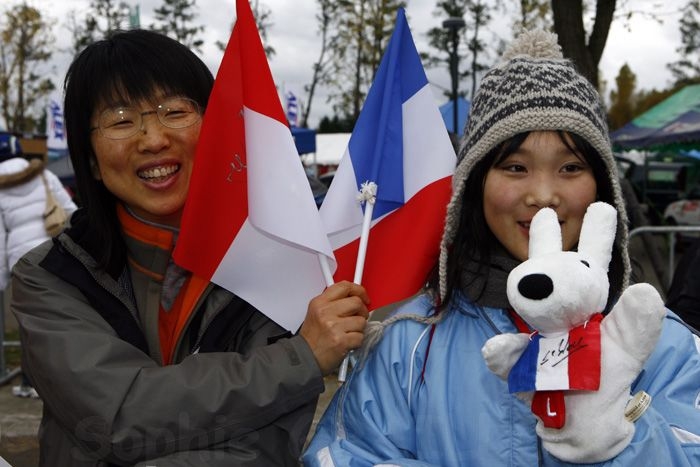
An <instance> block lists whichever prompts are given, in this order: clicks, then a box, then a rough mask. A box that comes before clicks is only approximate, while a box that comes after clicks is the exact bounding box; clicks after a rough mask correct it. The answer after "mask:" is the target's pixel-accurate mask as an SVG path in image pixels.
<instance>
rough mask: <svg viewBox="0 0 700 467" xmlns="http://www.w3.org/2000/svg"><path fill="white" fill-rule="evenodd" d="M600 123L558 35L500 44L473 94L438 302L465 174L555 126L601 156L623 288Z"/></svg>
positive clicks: (593, 96) (623, 219)
mask: <svg viewBox="0 0 700 467" xmlns="http://www.w3.org/2000/svg"><path fill="white" fill-rule="evenodd" d="M607 128H608V126H607V122H606V116H605V112H604V111H603V107H602V104H601V101H600V97H599V95H598V93H597V92H596V90H595V89H594V88H593V86H592V85H591V83H589V82H588V81H587V80H586V79H585V78H584V77H583V76H581V75H580V74H579V73H578V72H577V71H576V70H575V69H574V67H573V65H572V64H571V62H570V61H568V60H566V59H564V57H563V56H562V53H561V48H560V47H559V45H558V44H557V36H556V35H555V34H552V33H549V32H545V31H542V30H535V31H524V32H522V33H521V34H520V35H519V36H518V38H517V39H516V40H515V42H514V43H513V44H512V45H511V46H510V47H509V48H508V49H507V50H506V51H505V53H504V54H503V56H502V58H501V62H500V63H499V64H498V65H496V66H495V67H493V68H492V69H490V70H489V71H488V72H487V73H486V75H485V76H484V78H483V79H482V81H481V84H480V87H479V90H478V91H477V93H476V95H475V96H474V99H473V101H472V106H471V110H470V114H469V122H468V123H467V129H466V134H465V136H464V139H463V140H462V144H461V148H460V151H459V154H458V163H457V167H456V169H455V173H454V176H453V178H452V180H453V181H452V184H453V186H452V188H453V192H452V199H451V200H450V203H449V205H448V207H447V219H446V222H445V231H444V233H443V237H442V242H441V245H440V263H439V274H440V291H439V292H440V299H441V301H444V300H445V299H446V297H445V294H446V284H447V260H448V255H449V252H450V246H451V245H452V242H453V240H454V238H455V236H456V233H457V229H458V226H459V217H460V213H461V210H462V198H463V193H464V189H465V183H466V181H467V178H468V177H469V174H470V173H471V171H472V169H473V168H474V166H475V164H476V163H478V162H479V161H480V160H481V159H483V157H484V156H485V155H486V154H488V153H489V152H490V151H491V150H492V149H493V148H495V147H496V146H498V145H499V144H501V143H503V142H504V141H506V140H507V139H509V138H512V137H513V136H515V135H518V134H520V133H525V132H528V131H538V130H542V131H544V130H562V131H566V132H569V133H573V134H576V135H579V136H580V137H582V138H583V139H585V140H586V141H587V142H588V143H589V144H591V146H593V148H595V150H596V151H597V152H598V154H600V156H601V157H602V159H603V162H604V163H605V167H606V168H607V175H608V177H609V180H610V184H611V188H612V193H613V198H614V204H615V208H616V209H617V212H618V229H617V238H616V243H617V244H618V245H619V246H620V248H619V250H620V254H621V255H622V256H623V257H622V264H623V269H624V272H623V274H624V277H623V280H622V287H623V288H625V287H626V286H627V281H628V278H629V272H630V263H629V257H628V256H627V215H626V212H625V204H624V201H623V198H622V190H621V188H620V183H619V179H618V175H617V166H616V164H615V159H614V158H613V155H612V149H611V144H610V139H609V137H608V129H607Z"/></svg>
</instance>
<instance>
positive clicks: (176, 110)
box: [90, 97, 202, 139]
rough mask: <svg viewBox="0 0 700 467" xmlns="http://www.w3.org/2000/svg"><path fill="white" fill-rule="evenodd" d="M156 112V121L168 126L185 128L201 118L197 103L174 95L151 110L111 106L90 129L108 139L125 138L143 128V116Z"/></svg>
mask: <svg viewBox="0 0 700 467" xmlns="http://www.w3.org/2000/svg"><path fill="white" fill-rule="evenodd" d="M151 114H156V115H157V116H158V121H160V123H161V124H162V125H163V126H165V127H168V128H174V129H179V128H187V127H188V126H192V125H194V124H195V123H197V122H198V121H199V120H201V118H202V115H201V113H200V110H199V105H198V104H197V103H196V102H195V101H193V100H192V99H187V98H185V97H174V98H171V99H168V100H166V101H165V102H163V103H161V104H160V105H158V106H157V107H156V108H155V109H153V110H147V111H145V112H139V111H138V110H137V109H134V108H133V107H113V108H110V109H107V110H105V111H104V112H102V114H101V115H100V119H99V120H98V122H97V126H96V127H93V128H90V131H95V130H98V129H99V130H100V134H101V135H102V136H104V137H105V138H109V139H126V138H130V137H132V136H134V135H135V134H136V133H138V132H139V131H140V130H141V129H143V117H144V116H146V115H151Z"/></svg>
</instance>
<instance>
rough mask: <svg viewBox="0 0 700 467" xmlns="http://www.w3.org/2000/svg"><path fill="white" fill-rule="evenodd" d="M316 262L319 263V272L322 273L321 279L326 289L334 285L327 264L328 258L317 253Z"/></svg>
mask: <svg viewBox="0 0 700 467" xmlns="http://www.w3.org/2000/svg"><path fill="white" fill-rule="evenodd" d="M318 261H319V262H320V263H321V272H323V278H324V279H325V281H326V287H330V286H331V285H333V284H334V282H335V281H333V274H332V273H331V267H330V265H329V264H328V256H326V255H324V254H323V253H318Z"/></svg>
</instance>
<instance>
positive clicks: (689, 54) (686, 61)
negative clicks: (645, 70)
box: [668, 0, 700, 82]
mask: <svg viewBox="0 0 700 467" xmlns="http://www.w3.org/2000/svg"><path fill="white" fill-rule="evenodd" d="M682 11H683V14H682V15H681V19H680V22H679V23H680V31H681V44H682V45H681V46H680V47H679V48H678V49H677V51H678V53H680V55H681V58H680V60H678V61H676V62H673V63H671V64H669V65H668V68H669V69H670V70H671V73H673V76H674V78H675V79H676V81H679V82H684V81H687V80H689V79H691V78H696V77H698V76H700V53H699V52H700V0H690V1H689V2H688V4H687V5H685V6H684V7H683V9H682Z"/></svg>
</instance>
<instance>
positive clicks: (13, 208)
mask: <svg viewBox="0 0 700 467" xmlns="http://www.w3.org/2000/svg"><path fill="white" fill-rule="evenodd" d="M12 147H13V148H16V149H14V150H12V151H7V152H6V153H5V154H2V155H1V156H0V157H2V159H0V160H1V162H0V220H1V222H2V226H0V290H2V291H4V292H3V306H4V309H7V307H8V306H9V302H10V297H11V293H10V290H9V289H8V287H7V286H8V284H9V281H10V271H11V270H12V267H13V266H14V265H15V263H17V261H18V260H19V259H20V258H21V257H22V256H23V255H24V254H25V253H27V252H28V251H29V250H31V249H32V248H34V247H35V246H37V245H39V244H41V243H43V242H45V241H46V240H49V238H50V237H49V234H48V233H47V232H46V229H45V228H44V211H45V210H46V196H47V194H46V187H45V185H44V180H42V176H43V177H44V179H45V180H46V184H47V185H48V189H49V190H50V191H51V193H52V194H53V196H54V198H55V199H56V201H57V202H58V204H59V205H61V206H62V207H63V209H64V210H65V211H66V213H67V214H68V215H70V214H72V213H73V212H74V211H75V210H76V209H77V207H76V205H75V203H74V202H73V200H72V199H71V197H70V195H69V194H68V192H67V191H66V190H65V189H64V187H63V185H62V184H61V181H60V180H59V179H58V177H56V175H54V174H53V173H52V172H51V171H49V170H47V169H46V168H45V163H44V161H43V160H41V159H38V158H30V159H27V158H25V157H23V155H22V152H21V148H20V147H18V146H16V145H14V144H13V145H12ZM18 149H19V150H18ZM12 393H13V394H14V395H15V396H18V397H32V398H37V397H39V396H38V394H37V392H36V390H35V389H34V388H33V387H32V386H31V383H30V382H29V379H28V378H27V376H26V374H25V373H24V372H23V373H22V382H21V384H20V385H19V386H14V387H13V388H12Z"/></svg>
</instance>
